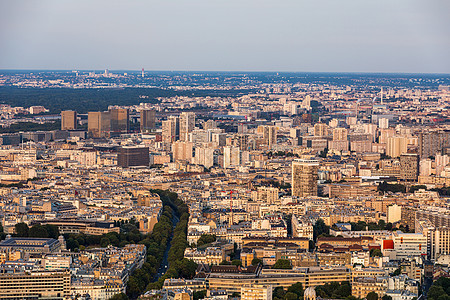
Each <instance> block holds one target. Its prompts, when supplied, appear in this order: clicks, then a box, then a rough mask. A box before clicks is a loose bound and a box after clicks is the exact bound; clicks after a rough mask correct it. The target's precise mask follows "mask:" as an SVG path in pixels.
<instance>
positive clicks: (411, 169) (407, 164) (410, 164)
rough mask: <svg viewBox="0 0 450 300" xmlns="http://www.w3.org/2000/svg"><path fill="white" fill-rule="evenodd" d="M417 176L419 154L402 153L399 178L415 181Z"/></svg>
mask: <svg viewBox="0 0 450 300" xmlns="http://www.w3.org/2000/svg"><path fill="white" fill-rule="evenodd" d="M418 177H419V155H417V154H413V153H404V154H401V155H400V178H401V179H402V180H405V181H417V179H418Z"/></svg>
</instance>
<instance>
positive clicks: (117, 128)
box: [109, 108, 130, 137]
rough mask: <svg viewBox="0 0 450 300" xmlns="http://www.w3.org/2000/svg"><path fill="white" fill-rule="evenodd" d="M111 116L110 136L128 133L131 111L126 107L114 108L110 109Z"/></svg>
mask: <svg viewBox="0 0 450 300" xmlns="http://www.w3.org/2000/svg"><path fill="white" fill-rule="evenodd" d="M109 113H110V118H111V126H110V127H111V129H110V136H111V137H115V136H119V135H121V134H124V133H128V131H129V128H130V123H129V111H128V109H125V108H113V109H110V110H109Z"/></svg>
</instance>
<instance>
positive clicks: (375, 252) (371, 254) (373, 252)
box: [370, 248, 383, 257]
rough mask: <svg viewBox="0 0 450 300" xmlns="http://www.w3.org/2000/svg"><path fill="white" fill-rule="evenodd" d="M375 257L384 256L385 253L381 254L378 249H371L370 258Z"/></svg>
mask: <svg viewBox="0 0 450 300" xmlns="http://www.w3.org/2000/svg"><path fill="white" fill-rule="evenodd" d="M375 256H378V257H382V256H383V253H381V250H380V249H376V248H373V249H370V257H375Z"/></svg>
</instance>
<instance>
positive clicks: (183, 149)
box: [172, 141, 194, 162]
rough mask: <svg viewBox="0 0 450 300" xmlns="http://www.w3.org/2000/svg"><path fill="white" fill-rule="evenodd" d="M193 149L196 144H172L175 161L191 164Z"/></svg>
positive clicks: (178, 142) (177, 142) (180, 142)
mask: <svg viewBox="0 0 450 300" xmlns="http://www.w3.org/2000/svg"><path fill="white" fill-rule="evenodd" d="M193 148H194V144H193V143H191V142H182V141H176V142H175V143H173V144H172V154H173V161H174V162H175V161H180V160H184V161H187V162H191V160H192V151H193Z"/></svg>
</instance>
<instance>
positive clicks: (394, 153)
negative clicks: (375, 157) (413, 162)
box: [386, 136, 408, 157]
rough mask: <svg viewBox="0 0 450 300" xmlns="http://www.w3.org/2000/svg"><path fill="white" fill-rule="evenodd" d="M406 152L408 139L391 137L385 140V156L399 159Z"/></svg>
mask: <svg viewBox="0 0 450 300" xmlns="http://www.w3.org/2000/svg"><path fill="white" fill-rule="evenodd" d="M407 152H408V138H406V137H402V136H393V137H389V138H388V139H387V146H386V155H388V156H390V157H399V156H400V155H401V154H403V153H407Z"/></svg>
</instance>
